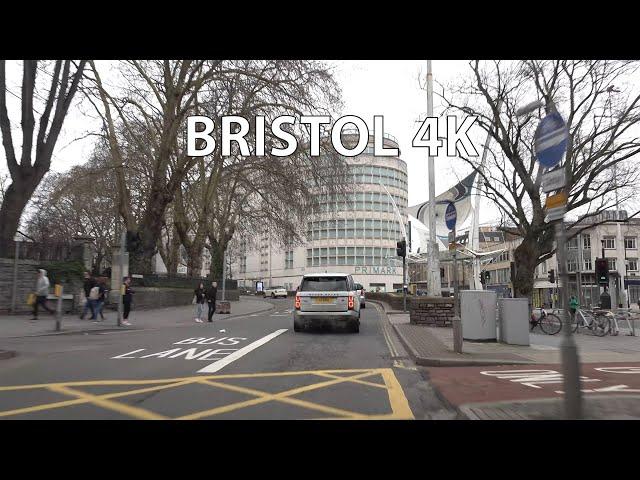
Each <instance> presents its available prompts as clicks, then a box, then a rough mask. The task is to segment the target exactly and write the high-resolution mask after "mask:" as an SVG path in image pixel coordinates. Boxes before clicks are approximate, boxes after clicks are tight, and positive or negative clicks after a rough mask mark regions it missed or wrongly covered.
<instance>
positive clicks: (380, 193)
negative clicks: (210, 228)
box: [232, 132, 408, 291]
mask: <svg viewBox="0 0 640 480" xmlns="http://www.w3.org/2000/svg"><path fill="white" fill-rule="evenodd" d="M350 135H352V134H349V133H348V132H345V133H343V138H345V137H347V138H346V139H345V143H347V141H348V137H349V136H350ZM354 138H355V136H354ZM356 140H357V139H356ZM383 144H384V146H385V147H387V148H389V147H395V148H399V145H398V142H397V140H396V139H395V138H394V137H393V136H391V135H385V138H384V140H383ZM345 160H346V162H347V163H348V165H349V166H350V172H351V182H350V185H349V188H348V190H349V191H348V193H347V194H346V195H344V196H341V197H339V198H336V197H329V196H319V197H318V202H317V205H318V207H317V208H316V209H315V210H314V211H313V214H312V217H311V218H310V219H309V222H308V223H307V231H306V239H307V244H306V245H304V246H302V247H296V248H294V249H293V250H290V251H282V250H280V249H279V247H277V246H276V245H272V244H270V242H268V239H266V240H267V241H265V239H264V238H263V239H262V241H261V242H260V245H259V246H258V248H257V249H256V250H254V251H250V252H249V251H246V249H245V250H243V249H242V239H240V258H239V261H237V262H233V266H232V274H233V278H235V279H237V280H238V282H239V285H240V286H243V285H244V286H246V287H253V286H255V282H257V281H262V282H264V285H265V286H269V285H272V286H280V285H282V286H285V287H287V288H288V289H289V290H295V288H296V287H297V285H298V283H299V281H300V277H301V276H302V275H304V274H306V273H314V272H325V271H329V272H344V273H351V274H352V275H353V276H354V279H355V280H356V282H359V283H361V284H362V285H363V286H364V287H365V289H367V290H368V291H376V290H379V291H391V290H392V289H395V288H401V287H402V262H401V261H400V260H401V259H399V258H398V257H396V242H397V241H398V240H401V239H402V238H403V237H402V233H401V227H400V224H399V220H398V215H397V214H396V213H395V211H394V208H393V203H392V201H391V199H390V198H389V195H391V196H392V197H393V199H394V201H395V204H396V206H397V207H398V209H399V211H400V213H401V217H402V219H403V221H405V222H406V208H407V201H408V198H407V195H408V179H407V165H406V163H405V162H404V161H403V160H401V159H400V158H398V157H376V156H374V138H373V136H370V137H369V144H368V146H367V148H366V149H365V151H364V152H363V153H361V154H360V155H358V156H356V157H345ZM385 189H386V190H385ZM387 191H388V193H387ZM405 228H406V226H405Z"/></svg>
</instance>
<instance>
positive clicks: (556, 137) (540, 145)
mask: <svg viewBox="0 0 640 480" xmlns="http://www.w3.org/2000/svg"><path fill="white" fill-rule="evenodd" d="M568 136H569V132H568V129H567V124H566V123H565V122H564V120H563V119H562V117H561V116H560V114H559V113H558V112H552V113H550V114H549V115H547V116H546V117H544V118H543V119H542V121H541V122H540V124H539V125H538V128H537V129H536V134H535V149H536V157H537V159H538V162H540V164H541V165H542V166H544V167H546V168H551V167H555V166H556V165H557V164H558V163H559V162H560V160H562V156H563V155H564V154H565V152H566V151H567V138H568Z"/></svg>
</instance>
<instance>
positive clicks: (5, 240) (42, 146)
mask: <svg viewBox="0 0 640 480" xmlns="http://www.w3.org/2000/svg"><path fill="white" fill-rule="evenodd" d="M85 63H86V61H85V60H81V61H79V62H78V63H77V65H75V64H74V63H73V62H72V61H71V60H57V61H55V62H54V65H53V73H52V74H51V75H50V76H49V75H47V78H46V80H45V81H44V82H43V83H45V84H48V85H49V88H48V91H47V92H43V93H44V95H45V96H46V98H45V97H41V98H42V100H43V102H41V103H43V105H42V108H43V110H42V114H41V115H40V122H39V126H38V133H37V136H36V139H35V151H34V138H33V137H34V132H35V113H37V112H36V107H35V105H37V104H38V101H37V99H36V100H35V101H34V94H38V92H37V90H38V89H37V85H36V83H37V82H36V77H37V73H38V72H39V71H40V72H46V73H47V74H48V72H47V70H46V69H47V63H46V62H44V61H40V60H24V62H23V77H22V94H21V97H20V100H21V111H22V120H21V127H22V151H21V152H20V155H19V157H18V156H17V155H16V151H15V148H14V144H13V137H12V134H11V120H10V118H9V113H8V109H7V82H6V61H5V60H0V132H1V133H2V144H3V146H4V151H5V155H6V158H7V166H8V168H9V173H10V175H11V184H10V185H9V186H8V187H7V189H6V190H4V191H3V201H2V206H1V207H0V256H2V255H3V254H6V251H7V249H8V248H9V246H10V243H11V241H12V240H13V237H14V235H15V234H16V231H17V230H18V227H19V225H20V218H21V217H22V213H23V211H24V209H25V207H26V206H27V203H28V202H29V200H30V199H31V197H32V195H33V192H34V191H35V189H36V188H37V186H38V185H39V184H40V181H41V180H42V177H44V175H45V174H46V173H47V172H48V171H49V168H50V166H51V157H52V155H53V150H54V148H55V146H56V142H57V140H58V135H59V134H60V130H61V128H62V124H63V123H64V119H65V117H66V115H67V112H68V110H69V107H70V106H71V102H72V101H73V98H74V95H75V93H76V91H77V90H78V86H79V85H80V80H81V78H82V75H83V70H84V67H85Z"/></svg>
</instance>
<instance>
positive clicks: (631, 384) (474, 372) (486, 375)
mask: <svg viewBox="0 0 640 480" xmlns="http://www.w3.org/2000/svg"><path fill="white" fill-rule="evenodd" d="M581 368H582V370H581V374H582V377H581V380H582V390H583V392H584V394H585V395H588V394H598V395H605V394H608V393H611V394H616V395H620V394H624V393H628V394H635V395H640V363H588V364H583V365H582V366H581ZM426 371H427V372H428V375H429V379H430V380H431V382H432V383H433V385H434V386H435V387H436V388H437V389H438V391H439V392H440V393H441V395H443V396H444V397H445V398H446V399H447V401H449V402H450V403H451V404H452V405H455V406H458V405H463V404H467V403H484V402H500V401H509V400H528V399H536V398H558V397H561V396H562V392H563V381H562V367H561V365H558V364H546V365H531V366H529V365H527V366H514V365H503V366H497V367H433V368H427V369H426Z"/></svg>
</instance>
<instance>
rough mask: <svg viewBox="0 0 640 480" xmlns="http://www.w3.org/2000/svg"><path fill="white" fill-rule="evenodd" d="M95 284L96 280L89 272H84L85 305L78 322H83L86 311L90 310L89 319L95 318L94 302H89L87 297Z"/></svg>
mask: <svg viewBox="0 0 640 480" xmlns="http://www.w3.org/2000/svg"><path fill="white" fill-rule="evenodd" d="M96 284H97V282H96V279H95V278H93V277H92V276H91V274H90V273H89V272H84V286H83V288H84V297H85V300H86V301H85V303H84V308H83V309H82V314H81V315H80V320H84V316H85V315H86V314H87V310H91V318H95V316H96V312H95V310H94V308H93V306H94V302H92V301H91V299H90V298H89V295H91V289H92V288H93V287H95V286H96Z"/></svg>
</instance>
